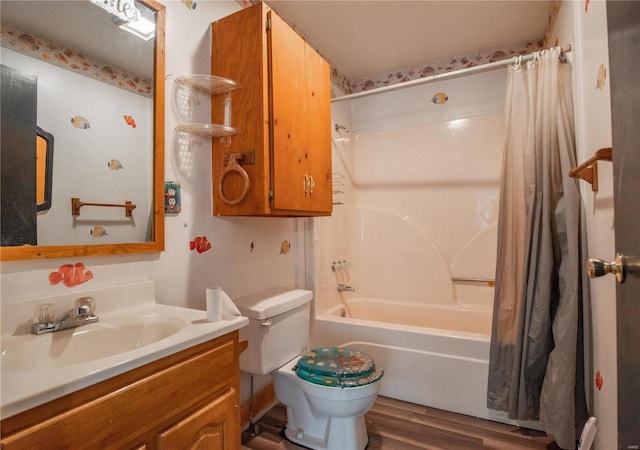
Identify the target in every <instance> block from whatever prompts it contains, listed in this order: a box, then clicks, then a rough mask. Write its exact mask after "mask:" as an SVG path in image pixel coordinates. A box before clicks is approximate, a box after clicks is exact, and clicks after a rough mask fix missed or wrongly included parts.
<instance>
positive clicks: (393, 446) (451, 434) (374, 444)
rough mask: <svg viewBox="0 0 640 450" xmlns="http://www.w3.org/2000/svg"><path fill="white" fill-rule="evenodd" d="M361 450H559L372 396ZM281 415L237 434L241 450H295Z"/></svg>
mask: <svg viewBox="0 0 640 450" xmlns="http://www.w3.org/2000/svg"><path fill="white" fill-rule="evenodd" d="M365 420H366V423H367V432H368V434H369V445H368V447H367V450H378V449H385V450H418V449H430V450H431V449H432V450H467V449H469V450H477V449H494V450H524V449H546V450H559V447H558V446H557V445H556V444H555V443H554V442H553V440H552V439H551V438H550V437H548V436H546V435H545V434H544V433H541V432H539V431H532V430H526V429H523V428H518V427H515V426H511V425H505V424H502V423H497V422H491V421H488V420H483V419H477V418H475V417H469V416H465V415H462V414H455V413H450V412H447V411H442V410H438V409H434V408H428V407H426V406H420V405H415V404H413V403H407V402H402V401H399V400H394V399H390V398H386V397H378V400H377V401H376V404H375V405H374V406H373V408H372V409H371V411H369V413H367V415H366V416H365ZM286 422H287V413H286V410H285V407H284V406H283V405H282V404H278V405H277V406H275V407H274V408H273V409H271V410H270V411H269V412H267V414H265V415H264V416H263V417H262V418H261V419H260V420H259V421H258V422H257V423H258V425H259V427H260V430H261V431H260V433H259V434H258V435H256V436H249V434H248V433H244V434H243V442H242V444H243V447H244V448H247V449H252V450H278V449H287V450H300V449H301V447H299V446H297V445H295V444H293V443H291V442H289V441H287V440H286V439H284V438H283V437H282V436H281V435H280V431H281V430H282V428H283V426H284V425H285V424H286Z"/></svg>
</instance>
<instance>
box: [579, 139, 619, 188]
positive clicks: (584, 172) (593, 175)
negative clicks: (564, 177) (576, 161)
mask: <svg viewBox="0 0 640 450" xmlns="http://www.w3.org/2000/svg"><path fill="white" fill-rule="evenodd" d="M612 153H613V150H612V149H611V147H606V148H601V149H600V150H598V151H596V152H595V154H594V155H593V156H592V157H591V158H589V159H587V160H586V161H585V162H583V163H582V164H580V165H579V166H578V167H575V168H573V169H571V170H570V171H569V176H570V177H572V178H580V179H581V180H585V181H587V182H589V183H591V190H592V191H594V192H596V191H597V190H598V161H611V155H612Z"/></svg>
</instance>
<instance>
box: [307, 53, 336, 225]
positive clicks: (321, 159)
mask: <svg viewBox="0 0 640 450" xmlns="http://www.w3.org/2000/svg"><path fill="white" fill-rule="evenodd" d="M305 62H306V63H305V64H306V71H305V73H306V83H307V89H306V92H305V94H306V105H305V111H306V115H305V119H306V129H307V141H308V142H307V145H308V148H309V152H310V164H309V166H308V168H307V171H308V172H309V174H310V175H311V176H312V182H313V185H312V192H311V194H310V195H309V196H308V199H309V201H310V202H309V204H308V205H307V209H309V210H311V211H319V212H326V213H331V210H332V207H333V195H332V185H333V183H332V181H333V180H332V175H331V81H330V78H331V75H330V69H329V64H328V63H327V62H326V61H325V60H324V58H322V57H321V56H320V55H319V54H318V53H317V52H316V51H315V50H314V49H313V48H311V46H309V45H308V44H306V45H305Z"/></svg>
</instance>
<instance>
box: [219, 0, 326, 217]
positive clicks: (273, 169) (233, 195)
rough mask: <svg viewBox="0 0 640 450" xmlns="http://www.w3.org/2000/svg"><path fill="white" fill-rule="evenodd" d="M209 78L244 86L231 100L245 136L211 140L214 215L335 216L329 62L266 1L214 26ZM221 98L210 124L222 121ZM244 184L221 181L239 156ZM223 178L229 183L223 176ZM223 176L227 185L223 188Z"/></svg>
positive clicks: (236, 179)
mask: <svg viewBox="0 0 640 450" xmlns="http://www.w3.org/2000/svg"><path fill="white" fill-rule="evenodd" d="M211 54H212V55H211V73H212V74H213V75H217V76H222V77H226V78H231V79H234V80H236V81H238V82H240V83H241V84H242V88H240V89H237V90H235V91H233V92H232V93H231V94H230V97H231V105H232V106H231V111H232V115H231V123H232V125H233V126H234V127H236V128H238V129H240V133H239V134H237V135H235V136H233V137H232V138H231V143H230V145H229V141H228V140H227V141H225V140H224V139H213V140H212V146H213V158H212V165H213V167H212V173H213V213H214V215H223V216H226V215H251V216H269V215H274V216H322V215H330V214H331V211H332V177H331V103H330V102H331V86H330V68H329V64H328V63H327V62H326V61H325V60H324V59H323V58H322V57H321V56H320V55H319V54H318V53H317V52H316V51H315V50H313V48H311V47H310V46H309V45H308V44H307V43H306V42H305V41H304V40H303V39H302V38H301V37H300V36H299V35H298V34H297V33H296V32H295V31H294V30H293V29H292V28H291V27H289V26H288V25H287V24H286V23H285V22H284V21H283V20H282V19H281V18H280V17H279V16H277V15H276V14H275V13H274V12H273V11H271V10H270V9H269V7H268V6H266V5H265V4H264V3H257V4H255V5H253V6H251V7H248V8H244V9H243V10H241V11H238V12H237V13H235V14H232V15H230V16H227V17H225V18H223V19H220V20H218V21H216V22H214V23H213V24H212V51H211ZM224 110H225V106H224V97H223V96H214V97H213V98H212V120H213V122H216V123H221V122H222V121H223V120H224ZM246 152H249V153H250V152H253V161H252V162H251V163H250V161H249V159H248V158H246V159H245V160H243V161H240V165H241V167H242V169H244V170H245V171H246V173H247V175H248V178H249V190H248V193H247V195H246V197H245V198H244V200H242V201H240V202H239V203H237V204H233V205H230V204H228V203H225V201H223V199H222V198H221V196H220V189H223V190H224V196H225V197H226V198H227V200H230V201H233V200H235V199H238V198H239V196H240V194H241V193H242V189H243V186H244V180H243V179H242V176H241V175H239V174H238V172H237V171H236V172H234V171H229V173H228V174H226V175H224V172H225V170H226V169H227V166H228V164H229V163H228V162H227V163H225V158H228V155H230V154H234V153H246ZM223 177H224V178H223ZM221 178H223V180H222V183H220V180H221Z"/></svg>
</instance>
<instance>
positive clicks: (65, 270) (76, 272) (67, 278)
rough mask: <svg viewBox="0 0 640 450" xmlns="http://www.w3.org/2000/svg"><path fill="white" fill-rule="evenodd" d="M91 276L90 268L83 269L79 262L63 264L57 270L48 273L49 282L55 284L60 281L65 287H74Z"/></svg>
mask: <svg viewBox="0 0 640 450" xmlns="http://www.w3.org/2000/svg"><path fill="white" fill-rule="evenodd" d="M92 278H93V273H91V271H90V270H85V267H84V264H82V263H81V262H78V263H75V264H63V265H62V266H60V267H58V270H57V271H55V272H51V273H50V274H49V284H51V285H52V286H55V285H56V284H59V283H60V282H62V284H64V285H65V286H66V287H75V286H77V285H79V284H82V283H85V282H87V281H89V280H90V279H92Z"/></svg>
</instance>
